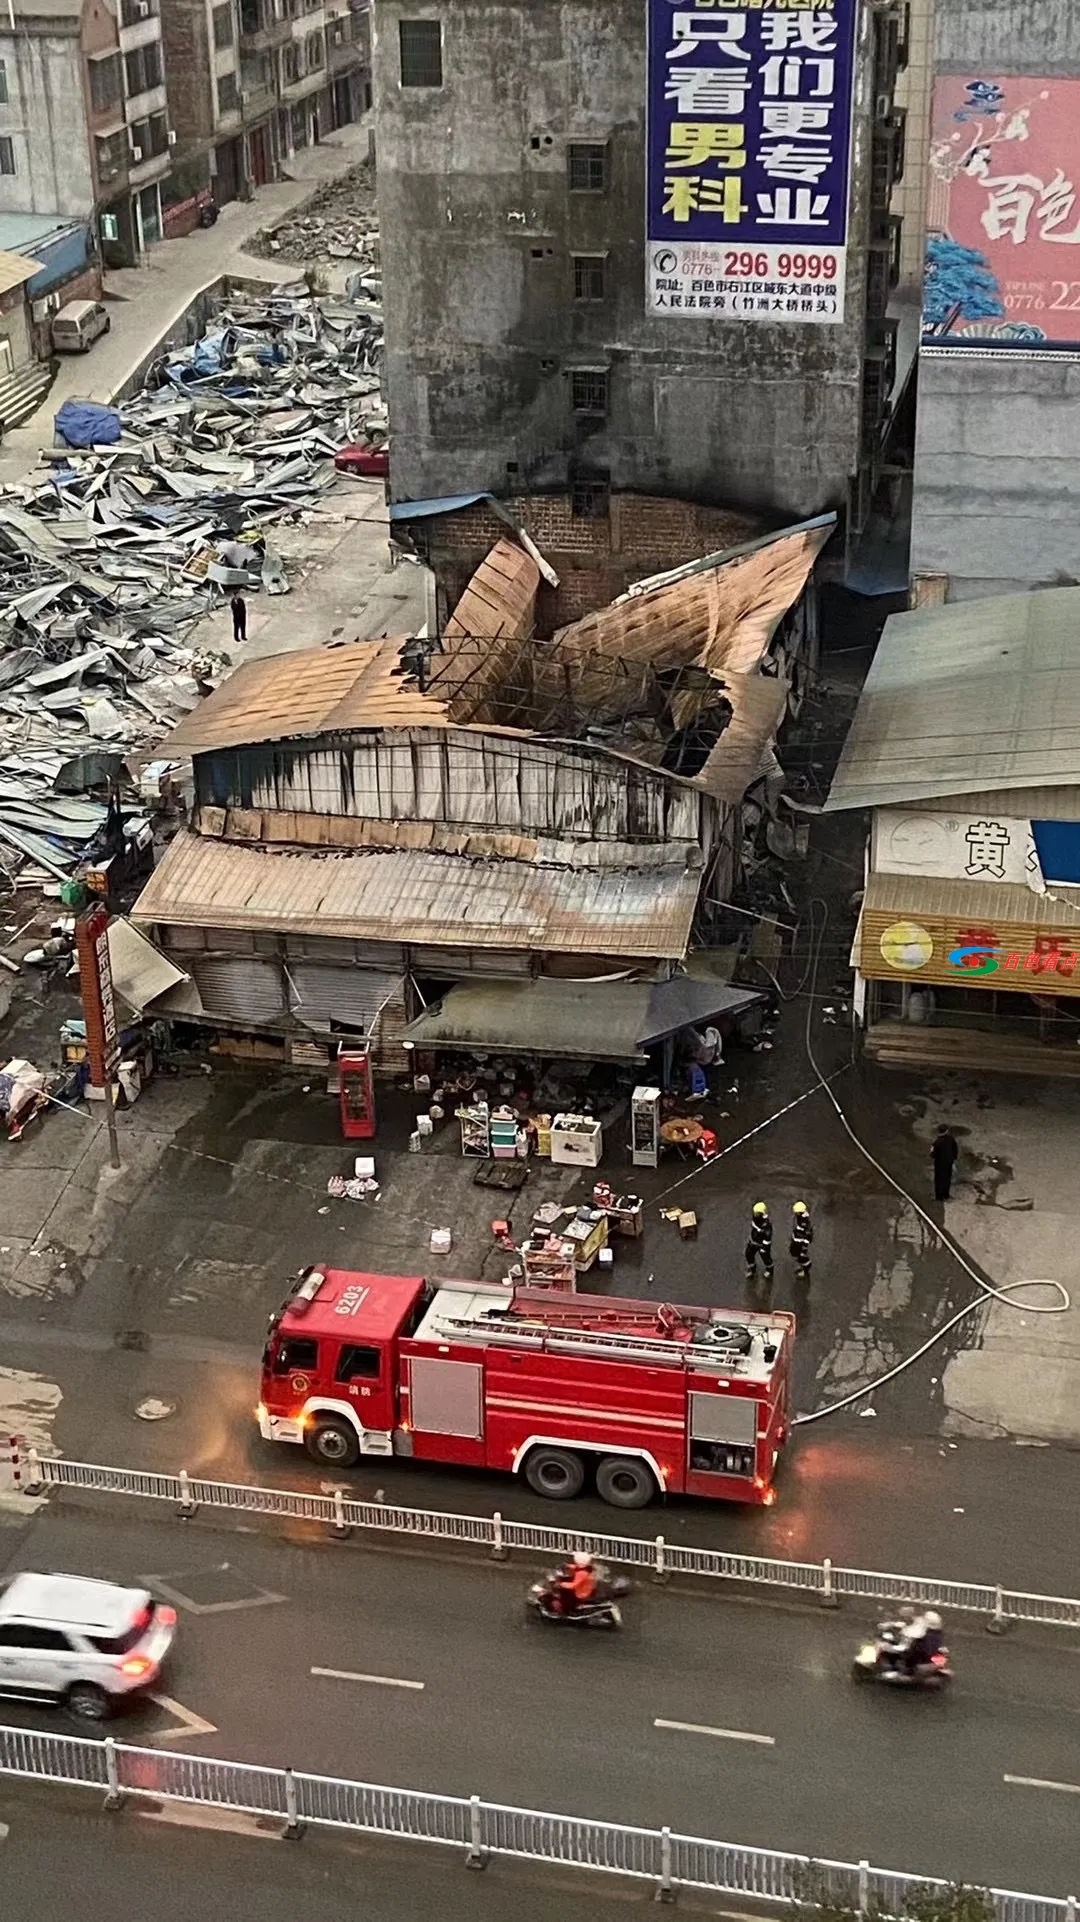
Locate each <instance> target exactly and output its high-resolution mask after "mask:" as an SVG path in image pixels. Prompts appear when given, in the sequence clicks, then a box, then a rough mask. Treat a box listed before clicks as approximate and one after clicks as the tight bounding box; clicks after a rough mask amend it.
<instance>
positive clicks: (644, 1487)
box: [596, 1455, 656, 1508]
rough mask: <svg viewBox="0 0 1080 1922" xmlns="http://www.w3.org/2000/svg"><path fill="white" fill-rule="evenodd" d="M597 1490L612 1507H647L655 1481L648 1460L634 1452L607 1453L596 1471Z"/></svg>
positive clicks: (652, 1495) (654, 1491) (654, 1488)
mask: <svg viewBox="0 0 1080 1922" xmlns="http://www.w3.org/2000/svg"><path fill="white" fill-rule="evenodd" d="M596 1492H597V1494H598V1495H599V1496H600V1498H601V1500H603V1501H605V1502H608V1503H609V1504H610V1506H611V1507H612V1508H647V1507H648V1505H649V1503H650V1502H651V1501H652V1500H653V1499H654V1498H655V1495H656V1480H655V1477H654V1475H653V1472H652V1469H651V1468H650V1467H649V1465H648V1463H647V1462H642V1461H637V1460H636V1459H635V1458H634V1456H633V1455H605V1456H604V1459H603V1461H602V1462H601V1463H600V1464H599V1466H598V1468H597V1470H596Z"/></svg>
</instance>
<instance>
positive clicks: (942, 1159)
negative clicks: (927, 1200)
mask: <svg viewBox="0 0 1080 1922" xmlns="http://www.w3.org/2000/svg"><path fill="white" fill-rule="evenodd" d="M959 1154H960V1147H959V1144H958V1142H957V1139H956V1136H955V1135H954V1134H953V1131H952V1129H951V1128H947V1127H946V1126H945V1123H944V1122H942V1123H941V1125H940V1127H939V1128H938V1131H937V1133H936V1135H935V1136H934V1139H933V1141H932V1142H931V1144H930V1158H931V1160H932V1161H933V1164H934V1200H935V1201H948V1199H949V1196H950V1194H951V1192H952V1178H953V1169H954V1168H955V1166H956V1163H957V1158H958V1156H959Z"/></svg>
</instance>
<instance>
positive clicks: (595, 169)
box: [566, 140, 608, 194]
mask: <svg viewBox="0 0 1080 1922" xmlns="http://www.w3.org/2000/svg"><path fill="white" fill-rule="evenodd" d="M566 166H567V176H568V180H569V185H570V192H571V193H572V194H602V193H603V192H604V190H605V189H606V187H607V171H608V169H607V148H606V147H605V146H604V145H603V143H602V142H599V141H595V140H576V141H573V142H572V143H571V145H570V146H569V147H568V148H567V150H566Z"/></svg>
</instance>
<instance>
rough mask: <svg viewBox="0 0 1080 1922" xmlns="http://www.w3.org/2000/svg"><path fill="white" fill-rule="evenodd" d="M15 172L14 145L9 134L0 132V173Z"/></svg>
mask: <svg viewBox="0 0 1080 1922" xmlns="http://www.w3.org/2000/svg"><path fill="white" fill-rule="evenodd" d="M14 172H15V147H14V143H13V141H12V139H11V135H10V134H6V133H2V134H0V174H13V173H14Z"/></svg>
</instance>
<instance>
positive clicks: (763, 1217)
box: [746, 1201, 773, 1282]
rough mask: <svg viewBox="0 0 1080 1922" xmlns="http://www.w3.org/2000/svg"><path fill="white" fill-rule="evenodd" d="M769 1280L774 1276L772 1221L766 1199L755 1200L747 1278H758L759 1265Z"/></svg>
mask: <svg viewBox="0 0 1080 1922" xmlns="http://www.w3.org/2000/svg"><path fill="white" fill-rule="evenodd" d="M759 1261H760V1263H761V1272H762V1274H763V1275H764V1277H765V1280H766V1281H767V1282H771V1281H772V1278H773V1253H772V1222H771V1220H770V1219H769V1210H768V1206H767V1204H766V1203H765V1202H764V1201H755V1203H754V1212H753V1214H752V1215H751V1217H750V1239H749V1241H748V1242H747V1244H746V1279H747V1281H756V1280H757V1265H758V1262H759Z"/></svg>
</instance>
